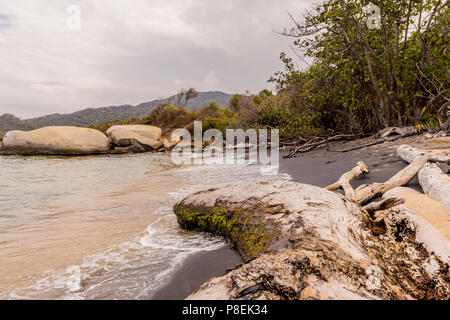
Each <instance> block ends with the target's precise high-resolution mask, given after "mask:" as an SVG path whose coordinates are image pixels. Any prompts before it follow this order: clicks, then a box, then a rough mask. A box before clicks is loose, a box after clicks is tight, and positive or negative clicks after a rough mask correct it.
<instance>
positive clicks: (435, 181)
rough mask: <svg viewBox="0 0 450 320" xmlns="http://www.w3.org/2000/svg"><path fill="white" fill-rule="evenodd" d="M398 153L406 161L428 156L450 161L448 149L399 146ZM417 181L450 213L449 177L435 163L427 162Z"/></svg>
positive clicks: (430, 158) (431, 158)
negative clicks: (419, 148) (420, 148)
mask: <svg viewBox="0 0 450 320" xmlns="http://www.w3.org/2000/svg"><path fill="white" fill-rule="evenodd" d="M397 153H398V155H399V156H400V157H401V158H402V159H403V160H404V161H406V162H413V161H416V160H415V159H417V158H420V157H428V159H429V161H433V162H441V163H442V162H443V163H449V162H450V151H449V150H418V149H415V148H412V147H410V146H406V145H403V146H400V147H399V148H398V149H397ZM418 178H419V183H420V186H421V187H422V189H423V191H424V192H425V193H426V194H428V195H429V196H430V197H431V198H433V199H435V200H437V201H439V202H441V203H442V205H443V206H444V207H445V208H446V210H447V212H448V213H450V196H449V194H450V177H449V176H448V175H446V174H445V173H444V172H442V170H441V168H440V167H439V165H438V164H436V163H427V164H426V165H424V167H423V168H421V170H420V171H419V173H418Z"/></svg>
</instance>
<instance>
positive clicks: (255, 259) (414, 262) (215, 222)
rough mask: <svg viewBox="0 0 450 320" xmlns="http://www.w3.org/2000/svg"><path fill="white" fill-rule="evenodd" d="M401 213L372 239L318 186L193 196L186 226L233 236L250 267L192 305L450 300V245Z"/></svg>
mask: <svg viewBox="0 0 450 320" xmlns="http://www.w3.org/2000/svg"><path fill="white" fill-rule="evenodd" d="M401 207H402V206H398V207H395V208H392V209H389V210H386V211H383V212H380V216H379V217H378V218H379V219H380V220H379V221H380V227H381V228H382V229H384V230H383V232H380V233H379V234H378V235H377V236H375V237H374V236H373V235H374V234H375V233H374V232H373V230H372V229H370V228H368V223H367V221H366V216H367V213H366V212H365V211H364V210H363V209H362V208H361V206H359V205H357V204H356V203H354V202H353V201H349V200H348V199H347V197H343V196H341V195H339V194H335V193H332V192H327V191H326V190H324V189H322V188H318V187H313V186H308V185H304V184H300V183H295V182H287V181H260V182H246V183H241V184H238V185H230V186H226V187H222V188H219V189H210V190H205V191H202V192H197V193H195V194H192V195H190V196H188V197H187V198H185V199H183V200H182V201H181V202H179V203H178V204H177V205H176V206H175V207H174V212H175V214H176V215H177V219H178V222H179V224H180V226H181V227H183V228H187V229H200V230H203V231H209V232H212V233H216V234H221V235H225V236H227V237H228V238H229V239H230V240H231V242H232V243H233V244H234V245H235V246H236V248H237V249H238V250H239V252H241V254H242V255H243V257H244V260H245V261H246V263H245V264H243V265H241V266H239V267H237V268H236V269H234V270H232V271H230V272H228V273H227V274H226V275H224V276H223V277H219V278H214V279H211V280H209V281H208V282H207V283H205V284H204V285H202V286H201V287H200V288H199V290H197V291H196V292H194V293H193V294H192V295H191V296H190V297H189V298H188V299H193V300H205V299H221V300H228V299H232V300H235V299H242V300H250V299H260V300H265V299H292V300H294V299H341V300H342V299H396V300H399V299H428V300H430V299H448V295H449V293H450V285H449V283H448V268H449V262H448V255H449V254H448V253H449V248H448V242H445V240H444V239H443V237H442V235H440V234H439V233H438V232H437V231H436V230H434V228H432V227H431V226H430V227H429V228H426V227H427V224H426V222H423V221H419V220H418V218H417V217H416V215H414V214H409V215H408V212H406V213H404V212H403V211H401V210H400V208H401ZM381 219H383V221H382V222H381ZM421 244H424V245H421Z"/></svg>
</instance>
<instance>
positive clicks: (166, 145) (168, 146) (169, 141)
mask: <svg viewBox="0 0 450 320" xmlns="http://www.w3.org/2000/svg"><path fill="white" fill-rule="evenodd" d="M180 141H181V139H178V140H172V139H170V138H161V139H159V142H161V143H162V145H163V146H164V148H165V149H168V150H169V149H172V148H173V147H175V146H176V145H177V144H178V143H179V142H180Z"/></svg>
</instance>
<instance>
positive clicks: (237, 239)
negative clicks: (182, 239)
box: [174, 203, 280, 261]
mask: <svg viewBox="0 0 450 320" xmlns="http://www.w3.org/2000/svg"><path fill="white" fill-rule="evenodd" d="M174 212H175V214H176V216H177V220H178V223H179V224H180V226H181V227H182V228H184V229H188V230H202V231H207V232H210V233H213V234H217V235H221V236H224V237H227V238H228V239H230V240H231V241H232V242H233V244H234V245H235V246H236V248H237V249H238V250H239V251H240V253H241V254H242V256H243V258H244V260H246V261H248V260H251V259H253V258H255V257H256V256H258V255H260V254H261V253H263V252H268V251H270V247H271V244H272V242H273V241H274V240H275V239H276V238H278V236H279V235H280V230H279V228H278V226H277V223H276V222H275V221H272V220H270V219H269V220H267V219H264V218H263V217H261V216H260V215H259V214H258V213H256V212H254V211H252V210H248V209H247V210H245V209H242V208H238V209H231V208H229V207H227V206H226V205H221V206H215V207H198V206H189V205H183V204H182V203H181V204H178V205H176V206H175V207H174Z"/></svg>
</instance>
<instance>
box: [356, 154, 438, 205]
mask: <svg viewBox="0 0 450 320" xmlns="http://www.w3.org/2000/svg"><path fill="white" fill-rule="evenodd" d="M428 160H429V158H428V156H426V155H425V156H422V157H418V158H416V159H415V160H414V161H413V162H412V163H411V164H410V165H409V166H407V167H406V168H404V169H403V170H400V171H399V172H398V173H397V174H396V175H394V176H393V177H392V178H390V179H389V180H388V181H386V182H384V183H373V184H370V185H362V186H360V187H359V188H357V189H356V190H355V196H356V201H357V202H358V203H360V204H364V203H366V202H367V201H369V200H370V199H372V198H374V197H376V196H378V195H381V194H383V193H385V192H386V191H389V190H391V189H393V188H395V187H401V186H404V185H406V184H408V183H409V182H410V181H411V180H412V179H413V178H414V176H415V175H416V174H417V173H418V172H419V170H420V169H422V168H423V166H424V165H425V164H426V163H427V161H428Z"/></svg>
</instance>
